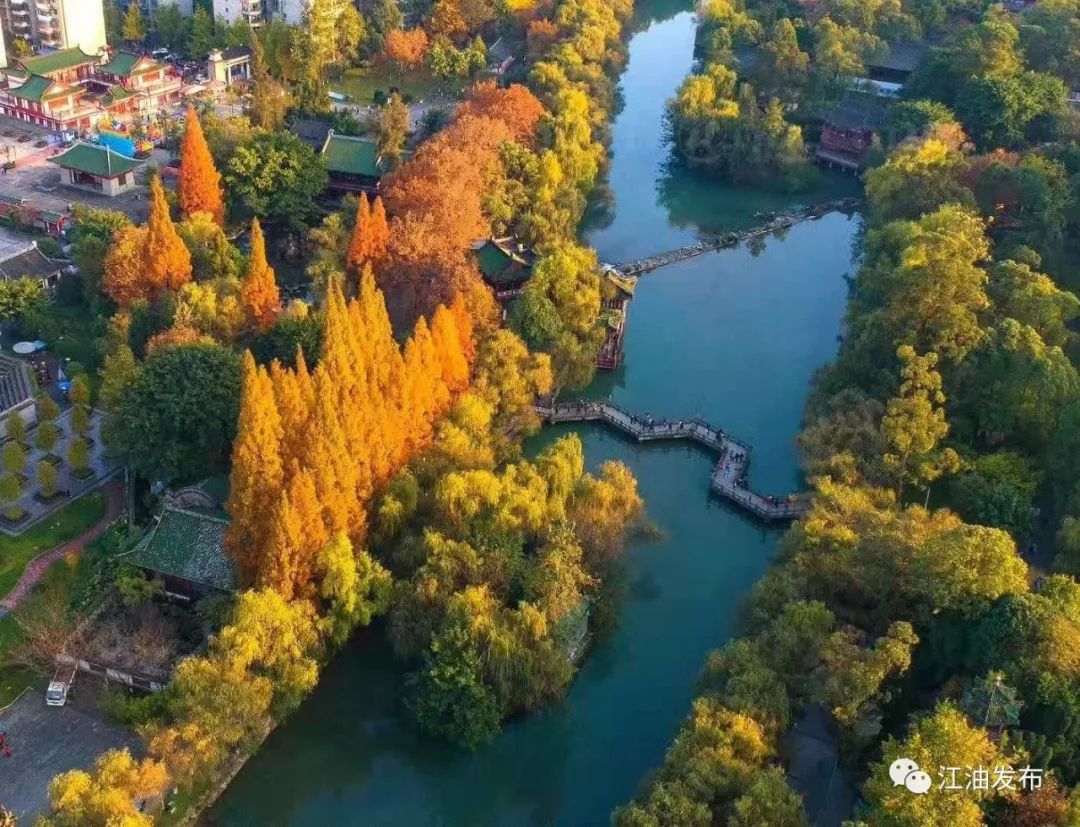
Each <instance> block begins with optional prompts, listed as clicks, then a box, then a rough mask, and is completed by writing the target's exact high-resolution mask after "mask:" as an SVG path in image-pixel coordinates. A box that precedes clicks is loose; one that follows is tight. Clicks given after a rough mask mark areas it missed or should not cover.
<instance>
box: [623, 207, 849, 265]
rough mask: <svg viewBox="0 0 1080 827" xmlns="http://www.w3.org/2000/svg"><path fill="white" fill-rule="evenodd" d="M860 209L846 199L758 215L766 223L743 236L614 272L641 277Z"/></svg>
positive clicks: (673, 252) (709, 242)
mask: <svg viewBox="0 0 1080 827" xmlns="http://www.w3.org/2000/svg"><path fill="white" fill-rule="evenodd" d="M858 206H859V199H857V198H842V199H840V200H838V201H826V202H823V203H821V204H814V205H813V206H810V207H804V208H803V209H800V210H795V211H794V212H788V213H778V214H777V213H768V214H758V215H757V217H758V218H760V219H761V220H762V223H761V224H758V225H757V226H756V227H751V228H750V229H748V230H742V231H740V232H733V233H725V234H724V235H722V236H718V237H716V238H712V239H708V240H704V241H698V242H695V243H694V244H688V245H686V246H685V247H679V248H678V249H677V250H668V251H667V252H666V253H659V254H657V255H654V256H649V257H648V258H639V259H637V260H636V261H628V262H625V263H623V264H616V265H614V269H615V270H616V271H618V272H619V274H621V275H624V276H636V275H638V274H640V273H648V272H650V271H652V270H656V269H658V268H660V267H666V266H667V265H669V264H674V263H675V262H677V261H683V260H684V259H688V258H693V257H694V256H700V255H702V254H704V253H711V252H713V251H714V250H722V249H724V248H726V247H734V246H736V245H737V244H741V243H742V242H744V241H748V240H750V239H751V238H757V237H758V236H763V235H768V234H769V233H775V232H778V231H780V230H787V229H790V228H791V227H794V226H795V225H796V224H801V223H802V222H803V221H814V220H816V219H818V218H821V217H822V216H823V215H828V214H829V213H832V212H846V213H850V212H853V211H855V210H856V209H858Z"/></svg>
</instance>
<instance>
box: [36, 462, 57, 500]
mask: <svg viewBox="0 0 1080 827" xmlns="http://www.w3.org/2000/svg"><path fill="white" fill-rule="evenodd" d="M56 476H57V475H56V466H55V465H53V464H52V463H51V462H49V461H48V460H44V459H43V460H41V461H40V462H38V464H37V481H38V487H39V488H40V489H41V496H43V497H52V496H54V495H55V494H56Z"/></svg>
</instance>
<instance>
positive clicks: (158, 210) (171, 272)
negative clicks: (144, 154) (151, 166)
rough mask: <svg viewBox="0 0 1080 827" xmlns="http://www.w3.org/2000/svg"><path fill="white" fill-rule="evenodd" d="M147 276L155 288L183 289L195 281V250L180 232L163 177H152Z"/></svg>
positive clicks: (147, 229) (147, 225)
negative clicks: (192, 256)
mask: <svg viewBox="0 0 1080 827" xmlns="http://www.w3.org/2000/svg"><path fill="white" fill-rule="evenodd" d="M145 267H146V278H147V280H148V281H149V283H150V285H151V286H152V287H153V288H154V290H155V291H156V290H161V289H162V288H168V289H169V290H179V289H180V288H181V287H183V286H184V285H185V284H187V283H188V282H189V281H191V253H189V252H188V248H187V247H186V246H185V245H184V241H183V239H181V238H180V234H179V233H178V232H176V226H175V225H174V224H173V220H172V216H170V215H169V203H168V201H166V200H165V189H164V188H163V187H162V186H161V179H160V178H159V177H158V176H156V175H155V176H153V177H152V178H151V179H150V217H149V218H148V219H147V221H146V262H145Z"/></svg>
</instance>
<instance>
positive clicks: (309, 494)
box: [289, 469, 330, 598]
mask: <svg viewBox="0 0 1080 827" xmlns="http://www.w3.org/2000/svg"><path fill="white" fill-rule="evenodd" d="M289 503H290V504H291V505H292V508H293V511H294V512H295V514H296V521H297V524H298V525H299V527H300V546H299V548H300V555H299V557H298V559H297V572H298V574H297V591H298V594H297V596H298V597H303V598H309V597H311V596H312V594H313V593H314V583H313V582H312V577H313V572H314V568H315V559H316V555H317V554H318V552H319V549H321V548H322V547H323V546H325V545H326V543H327V542H328V541H329V539H330V533H329V532H328V531H327V530H326V524H325V523H324V522H323V515H322V509H321V508H320V506H319V495H318V491H317V490H316V488H315V480H314V479H312V476H311V473H310V472H309V471H308V470H307V469H301V470H299V471H298V472H297V473H296V474H294V475H293V476H292V479H291V480H290V481H289Z"/></svg>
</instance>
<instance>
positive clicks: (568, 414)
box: [535, 400, 811, 522]
mask: <svg viewBox="0 0 1080 827" xmlns="http://www.w3.org/2000/svg"><path fill="white" fill-rule="evenodd" d="M535 408H536V412H537V413H538V414H540V416H541V417H542V418H543V419H544V420H545V421H546V422H549V423H555V422H594V421H595V422H603V423H605V424H607V425H609V426H611V427H612V428H615V429H616V430H618V431H621V432H622V433H624V434H627V435H628V436H632V437H634V439H636V440H637V441H638V442H649V441H652V440H660V439H682V440H688V441H690V442H696V443H698V444H699V445H702V446H704V447H705V448H708V449H709V450H711V451H713V452H715V453H717V454H719V455H720V460H719V461H718V462H717V463H716V468H715V469H713V473H712V477H711V479H710V487H711V488H712V490H713V491H714V492H715V493H716V494H717V495H718V496H720V497H722V498H723V499H725V500H728V501H729V502H731V503H733V504H734V505H737V506H739V507H740V508H742V509H744V510H746V511H749V512H750V513H751V514H753V515H754V516H756V517H758V518H760V519H762V520H766V521H768V522H773V521H784V520H793V519H796V518H798V517H800V516H802V515H803V514H805V513H806V512H807V511H809V510H810V505H811V503H810V499H809V497H807V496H806V495H804V494H792V495H790V496H786V497H771V496H765V495H762V494H758V493H756V492H754V491H751V490H750V489H749V488H748V487H747V486H746V469H747V466H748V465H749V464H750V452H751V450H752V449H751V448H750V446H749V445H746V444H745V443H743V442H740V441H739V440H737V439H735V438H734V437H733V436H731V435H730V434H727V433H725V432H724V431H723V429H721V428H716V427H714V426H713V425H710V424H709V423H708V422H705V421H704V420H701V419H697V418H691V419H653V418H651V417H642V416H638V415H637V414H633V413H630V412H628V411H624V410H623V409H622V408H620V407H619V406H618V405H613V404H611V403H610V402H595V401H584V400H583V401H580V402H561V403H556V402H552V401H541V402H539V403H537V404H536V406H535Z"/></svg>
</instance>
